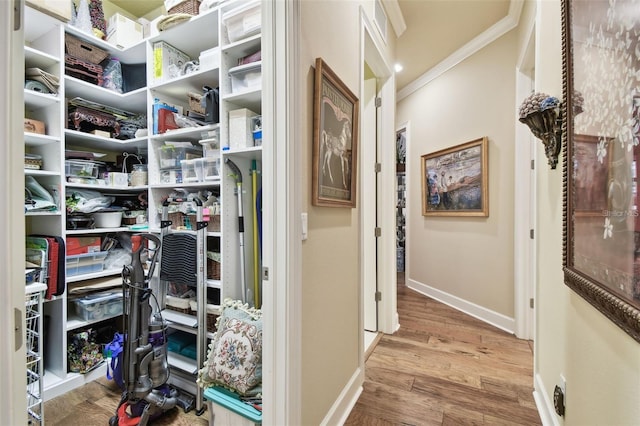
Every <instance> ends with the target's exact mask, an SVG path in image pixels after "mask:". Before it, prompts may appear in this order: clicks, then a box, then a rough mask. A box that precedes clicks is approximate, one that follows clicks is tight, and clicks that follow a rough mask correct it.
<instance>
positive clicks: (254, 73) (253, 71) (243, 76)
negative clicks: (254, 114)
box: [229, 62, 262, 92]
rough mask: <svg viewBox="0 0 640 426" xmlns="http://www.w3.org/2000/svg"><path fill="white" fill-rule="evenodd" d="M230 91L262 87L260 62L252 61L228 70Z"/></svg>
mask: <svg viewBox="0 0 640 426" xmlns="http://www.w3.org/2000/svg"><path fill="white" fill-rule="evenodd" d="M229 77H231V92H242V91H245V90H252V89H259V88H260V87H262V62H252V63H250V64H246V65H240V66H237V67H234V68H231V69H230V70H229Z"/></svg>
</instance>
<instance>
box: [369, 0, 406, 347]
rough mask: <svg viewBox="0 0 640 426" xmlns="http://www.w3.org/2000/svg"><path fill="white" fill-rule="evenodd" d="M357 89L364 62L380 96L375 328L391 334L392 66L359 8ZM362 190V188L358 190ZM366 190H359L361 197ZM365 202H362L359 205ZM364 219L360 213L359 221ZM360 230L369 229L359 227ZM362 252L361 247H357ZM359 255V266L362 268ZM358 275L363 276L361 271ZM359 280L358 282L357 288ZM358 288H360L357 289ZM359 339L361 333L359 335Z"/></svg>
mask: <svg viewBox="0 0 640 426" xmlns="http://www.w3.org/2000/svg"><path fill="white" fill-rule="evenodd" d="M360 22H361V26H360V29H361V32H360V46H361V51H360V93H364V75H365V72H364V64H365V62H366V63H367V64H368V65H369V67H370V68H371V70H372V71H373V74H374V75H375V76H376V78H377V83H378V87H377V89H378V94H379V96H380V97H381V99H382V103H381V106H380V108H379V115H378V116H379V117H380V123H379V125H378V132H379V133H378V137H379V138H380V141H381V143H380V153H379V158H380V159H381V171H380V173H379V182H380V185H379V188H378V226H379V227H380V228H381V230H382V235H381V236H380V237H379V238H378V250H377V252H378V254H377V265H378V266H377V270H378V273H377V275H378V291H379V292H380V294H381V300H380V302H379V303H378V331H381V332H383V333H387V334H391V333H393V332H395V331H396V330H397V329H398V309H397V293H396V284H397V283H396V273H397V272H396V269H397V268H396V254H395V253H396V227H395V226H396V225H395V199H396V193H395V168H396V165H395V140H396V139H395V115H396V114H395V104H396V93H395V78H394V76H393V72H392V67H391V66H390V64H389V63H388V62H387V61H386V59H385V58H384V55H383V53H382V52H383V51H384V48H383V47H382V46H384V42H383V41H382V40H381V38H380V36H379V34H378V32H377V30H376V29H375V27H374V25H373V24H372V23H371V22H370V20H369V18H367V15H366V13H365V11H364V9H363V8H362V7H361V8H360ZM361 192H362V191H361ZM367 195H370V194H362V196H363V197H365V196H367ZM364 204H365V203H364V202H363V205H364ZM360 214H361V215H367V214H375V212H371V211H365V209H360ZM365 222H367V221H366V220H364V218H363V216H361V220H360V223H361V224H363V223H365ZM361 232H370V231H368V230H363V229H361ZM361 253H362V250H361ZM363 263H364V262H363V259H361V266H360V267H361V268H363ZM362 272H363V271H362V269H361V273H360V276H361V277H363V273H362ZM362 288H363V283H362V282H361V283H360V289H362ZM361 291H362V290H361ZM362 311H363V309H362V306H361V307H360V318H361V324H360V325H361V326H360V333H364V325H363V324H362V322H363V319H364V318H363V312H362ZM360 341H361V342H362V341H363V336H362V335H361V336H360Z"/></svg>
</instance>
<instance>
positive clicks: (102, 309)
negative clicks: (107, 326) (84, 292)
mask: <svg viewBox="0 0 640 426" xmlns="http://www.w3.org/2000/svg"><path fill="white" fill-rule="evenodd" d="M73 303H74V305H75V311H76V314H77V315H78V316H79V317H80V318H82V319H83V320H85V321H97V320H101V319H103V318H110V317H113V316H117V315H122V293H121V292H116V293H114V292H108V293H95V294H91V295H88V296H85V297H82V298H80V299H75V300H74V301H73Z"/></svg>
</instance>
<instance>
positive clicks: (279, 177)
mask: <svg viewBox="0 0 640 426" xmlns="http://www.w3.org/2000/svg"><path fill="white" fill-rule="evenodd" d="M262 8H263V9H262V10H263V14H262V15H263V17H262V19H263V25H262V28H263V33H262V49H263V53H264V54H263V59H262V78H263V81H266V82H268V84H265V85H264V86H263V109H262V115H263V121H262V123H263V129H262V130H263V132H264V140H265V141H267V142H266V143H265V144H264V145H263V148H262V149H263V151H262V165H263V167H262V179H263V187H264V188H268V191H265V192H264V193H263V206H262V209H263V213H264V214H263V221H264V223H263V232H264V234H263V238H264V239H263V244H264V249H263V267H264V268H265V270H268V277H265V276H264V272H263V342H264V343H263V367H262V372H263V388H264V393H263V395H264V411H263V415H262V423H263V424H265V425H297V424H300V422H301V418H302V414H301V410H300V408H301V405H302V404H301V395H302V392H301V382H300V381H301V365H300V364H301V341H302V338H301V334H302V333H301V323H302V320H301V318H302V313H301V311H300V307H301V305H302V303H301V300H302V296H301V289H300V283H301V282H302V259H301V252H302V240H301V210H302V207H301V206H302V188H301V182H302V179H301V178H300V177H301V176H302V171H301V164H302V163H303V161H302V151H301V149H300V147H299V144H298V143H296V142H297V141H299V140H300V135H301V129H300V128H299V126H300V123H301V122H302V120H301V119H300V111H301V110H302V108H300V107H299V99H298V95H297V94H298V93H299V89H300V83H299V74H300V70H299V66H298V65H299V63H300V58H299V43H298V40H299V39H300V27H299V25H300V11H299V4H298V2H295V1H273V2H271V1H263V2H262ZM276 117H277V120H276ZM276 209H277V211H278V214H277V215H276V214H275V211H276Z"/></svg>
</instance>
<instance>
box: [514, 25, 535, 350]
mask: <svg viewBox="0 0 640 426" xmlns="http://www.w3.org/2000/svg"><path fill="white" fill-rule="evenodd" d="M526 24H528V25H529V27H528V28H527V30H526V38H525V41H524V45H523V46H522V49H521V56H520V58H519V60H518V67H517V70H516V104H517V105H518V106H519V102H521V101H522V100H523V99H525V98H526V97H527V96H529V95H530V94H531V90H532V89H533V87H534V64H535V60H534V59H535V21H534V22H529V23H526ZM514 110H515V111H517V107H516V108H514ZM517 118H518V117H517V116H516V117H515V121H516V123H517V124H516V135H515V136H516V137H515V139H516V144H515V159H514V160H515V170H514V180H515V182H520V184H519V185H517V190H516V191H515V194H514V202H515V206H514V207H515V208H514V214H515V216H514V268H513V269H514V285H515V288H514V306H515V334H516V336H517V337H519V338H521V339H528V340H533V338H534V331H535V330H534V327H535V309H534V308H533V307H532V304H531V301H533V303H535V285H536V284H535V283H536V267H535V265H536V262H537V260H536V240H535V238H531V234H530V233H531V232H533V234H534V236H535V223H536V186H535V183H536V179H535V173H536V172H535V167H539V166H540V165H539V164H538V162H537V161H536V158H535V156H536V146H535V144H536V143H537V142H536V139H535V138H534V137H533V136H532V134H531V132H530V131H529V129H528V128H527V126H525V125H521V124H520V123H518V121H517ZM532 161H533V162H534V163H535V167H534V168H533V169H532V167H531V165H532Z"/></svg>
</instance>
